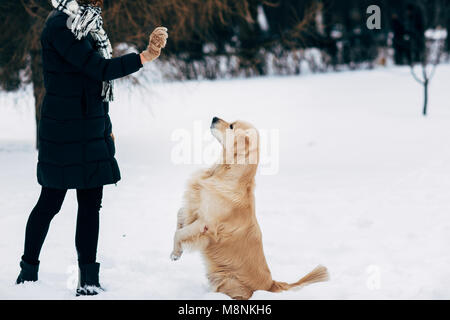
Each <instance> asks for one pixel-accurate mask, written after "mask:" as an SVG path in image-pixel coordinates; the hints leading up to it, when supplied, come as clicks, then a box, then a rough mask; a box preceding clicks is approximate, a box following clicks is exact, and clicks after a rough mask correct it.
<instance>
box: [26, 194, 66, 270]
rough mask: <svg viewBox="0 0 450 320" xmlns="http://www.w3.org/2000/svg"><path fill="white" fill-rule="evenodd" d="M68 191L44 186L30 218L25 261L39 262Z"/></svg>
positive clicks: (35, 263)
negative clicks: (50, 228)
mask: <svg viewBox="0 0 450 320" xmlns="http://www.w3.org/2000/svg"><path fill="white" fill-rule="evenodd" d="M66 192H67V190H63V189H50V188H45V187H43V188H42V190H41V195H40V196H39V200H38V202H37V204H36V206H35V207H34V209H33V211H31V214H30V217H29V218H28V223H27V227H26V233H25V250H24V255H23V257H22V260H23V261H25V262H27V263H29V264H32V265H37V264H39V254H40V252H41V248H42V245H43V244H44V240H45V237H46V236H47V232H48V229H49V227H50V222H51V221H52V219H53V217H54V216H55V215H56V214H57V213H58V212H59V210H60V209H61V206H62V204H63V202H64V197H65V196H66Z"/></svg>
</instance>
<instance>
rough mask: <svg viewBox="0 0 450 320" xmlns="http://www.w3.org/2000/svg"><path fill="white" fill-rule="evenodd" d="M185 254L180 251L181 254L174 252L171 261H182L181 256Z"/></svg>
mask: <svg viewBox="0 0 450 320" xmlns="http://www.w3.org/2000/svg"><path fill="white" fill-rule="evenodd" d="M182 254H183V251H180V252H175V251H173V252H172V253H171V254H170V260H172V261H177V260H178V259H180V258H181V255H182Z"/></svg>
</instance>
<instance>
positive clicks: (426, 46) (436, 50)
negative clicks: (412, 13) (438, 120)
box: [409, 7, 447, 116]
mask: <svg viewBox="0 0 450 320" xmlns="http://www.w3.org/2000/svg"><path fill="white" fill-rule="evenodd" d="M417 8H419V7H417ZM439 8H440V7H438V9H439ZM439 14H440V10H437V13H436V15H435V21H436V20H437V17H438V16H439ZM415 18H416V19H417V17H415ZM428 28H429V29H428V30H427V31H426V32H424V30H422V31H421V32H422V33H424V34H414V33H410V35H409V36H410V40H409V41H410V48H409V50H410V53H409V65H410V70H411V74H412V76H413V78H414V79H415V80H416V81H417V82H418V83H419V84H421V85H422V86H423V92H424V101H423V109H422V114H423V115H424V116H426V115H427V113H428V101H429V86H430V82H431V80H432V79H433V77H434V75H435V73H436V69H437V66H438V65H439V63H440V62H441V59H442V55H443V53H444V50H445V43H446V38H447V31H446V30H444V29H443V28H441V27H440V26H436V22H433V23H430V22H428ZM421 37H423V39H424V40H423V44H422V43H421V41H420V40H417V39H418V38H419V39H420V38H421Z"/></svg>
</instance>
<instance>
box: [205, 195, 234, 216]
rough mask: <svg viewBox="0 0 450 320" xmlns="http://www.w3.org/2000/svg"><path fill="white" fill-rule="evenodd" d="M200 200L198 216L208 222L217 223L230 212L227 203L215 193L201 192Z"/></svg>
mask: <svg viewBox="0 0 450 320" xmlns="http://www.w3.org/2000/svg"><path fill="white" fill-rule="evenodd" d="M200 199H201V202H200V207H199V215H200V216H201V217H202V218H203V219H204V220H206V221H208V222H218V221H220V220H221V218H223V217H225V216H226V215H228V214H229V212H230V211H231V209H230V204H229V202H228V201H226V200H225V199H224V198H223V197H220V196H218V195H216V194H215V193H212V192H209V191H207V190H202V191H201V197H200Z"/></svg>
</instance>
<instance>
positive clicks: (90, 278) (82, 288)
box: [77, 263, 104, 296]
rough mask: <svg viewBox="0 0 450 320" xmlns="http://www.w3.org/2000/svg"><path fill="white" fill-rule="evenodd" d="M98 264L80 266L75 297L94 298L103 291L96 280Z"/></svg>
mask: <svg viewBox="0 0 450 320" xmlns="http://www.w3.org/2000/svg"><path fill="white" fill-rule="evenodd" d="M99 271H100V264H99V263H91V264H80V265H79V278H78V280H79V281H78V289H77V296H95V295H97V294H99V293H100V292H102V291H104V290H103V288H102V287H101V286H100V283H99V280H98V273H99Z"/></svg>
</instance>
